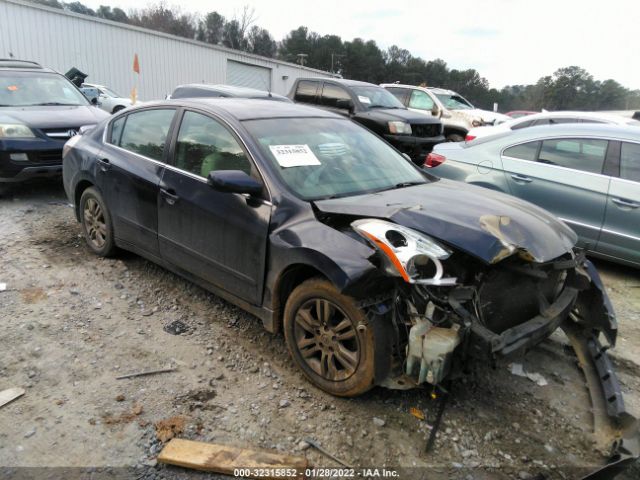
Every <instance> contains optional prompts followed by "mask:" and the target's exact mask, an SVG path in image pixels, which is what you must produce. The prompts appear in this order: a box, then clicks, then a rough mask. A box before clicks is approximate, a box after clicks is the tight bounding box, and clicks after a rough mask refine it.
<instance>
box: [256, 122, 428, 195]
mask: <svg viewBox="0 0 640 480" xmlns="http://www.w3.org/2000/svg"><path fill="white" fill-rule="evenodd" d="M244 125H245V126H246V128H247V130H248V131H249V133H250V134H251V135H252V136H253V137H254V138H255V139H256V141H257V143H258V145H260V148H261V150H262V152H263V153H264V155H265V156H266V157H267V158H268V159H269V160H270V161H271V162H272V164H273V166H274V167H275V169H276V170H277V171H278V173H279V175H280V177H281V178H282V180H283V181H284V182H285V183H286V184H287V185H288V186H289V188H290V189H291V190H292V191H293V192H294V193H295V194H296V195H298V196H299V197H302V198H304V199H305V200H318V199H321V198H333V197H344V196H349V195H356V194H360V193H367V192H375V191H380V190H388V189H391V188H401V187H404V186H408V185H412V184H421V183H426V182H427V180H426V178H425V177H424V176H423V175H422V174H421V173H420V171H419V170H418V169H417V168H416V167H414V166H413V164H411V162H409V161H408V160H406V159H405V158H404V157H403V156H402V155H400V154H399V153H398V152H396V151H395V150H394V149H393V148H391V147H390V146H389V145H387V144H386V143H385V142H384V141H383V140H381V139H380V138H378V137H377V136H375V135H374V134H372V133H370V132H369V131H368V130H366V129H364V128H362V127H360V126H358V125H356V124H355V123H353V122H351V121H349V120H346V119H345V120H342V119H334V118H304V119H300V118H277V119H267V120H249V121H245V122H244Z"/></svg>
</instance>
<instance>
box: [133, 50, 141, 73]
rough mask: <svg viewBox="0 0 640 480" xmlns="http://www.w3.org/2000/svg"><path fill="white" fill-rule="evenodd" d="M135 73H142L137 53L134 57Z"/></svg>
mask: <svg viewBox="0 0 640 480" xmlns="http://www.w3.org/2000/svg"><path fill="white" fill-rule="evenodd" d="M133 71H134V72H136V73H138V74H139V73H140V62H138V54H137V53H136V54H135V55H134V56H133Z"/></svg>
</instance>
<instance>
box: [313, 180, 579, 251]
mask: <svg viewBox="0 0 640 480" xmlns="http://www.w3.org/2000/svg"><path fill="white" fill-rule="evenodd" d="M315 205H316V207H317V208H318V210H320V211H322V212H325V213H333V214H343V215H349V216H355V217H359V218H367V217H369V218H384V219H388V220H390V221H392V222H395V223H398V224H400V225H404V226H406V227H410V228H413V229H415V230H418V231H420V232H422V233H425V234H427V235H430V236H431V237H434V238H436V239H438V240H440V241H441V242H443V243H445V244H448V245H450V246H451V247H454V248H456V249H459V250H462V251H464V252H467V253H469V254H471V255H473V256H475V257H478V258H480V259H481V260H483V261H485V262H487V263H495V262H498V261H500V260H501V259H503V258H505V257H507V256H509V255H511V254H512V253H514V252H515V251H526V252H527V253H529V254H530V255H531V257H533V259H534V260H535V261H536V262H546V261H549V260H553V259H555V258H557V257H559V256H561V255H563V254H564V253H566V252H568V251H570V250H571V249H572V248H573V246H574V245H575V243H576V241H577V237H576V234H575V233H574V232H573V230H571V229H570V228H569V227H567V226H566V225H565V224H564V223H563V222H561V221H560V220H558V219H557V218H556V217H554V216H553V215H551V214H550V213H549V212H547V211H546V210H543V209H541V208H538V207H536V206H535V205H532V204H530V203H528V202H525V201H522V200H519V199H517V198H515V197H511V196H509V195H505V194H502V193H499V192H495V191H492V190H488V189H485V188H480V187H475V186H472V185H467V184H464V183H460V182H453V181H449V180H438V181H434V182H431V183H427V184H424V185H416V186H413V187H406V188H398V189H394V190H386V191H384V192H378V193H370V194H364V195H357V196H352V197H346V198H335V199H329V200H319V201H316V202H315Z"/></svg>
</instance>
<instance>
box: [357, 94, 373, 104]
mask: <svg viewBox="0 0 640 480" xmlns="http://www.w3.org/2000/svg"><path fill="white" fill-rule="evenodd" d="M358 100H360V103H371V99H370V98H369V97H363V96H362V95H358Z"/></svg>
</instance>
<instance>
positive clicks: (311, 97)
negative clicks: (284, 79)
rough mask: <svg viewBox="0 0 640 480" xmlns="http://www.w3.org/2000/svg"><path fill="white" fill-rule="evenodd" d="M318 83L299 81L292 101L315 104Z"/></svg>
mask: <svg viewBox="0 0 640 480" xmlns="http://www.w3.org/2000/svg"><path fill="white" fill-rule="evenodd" d="M318 84H319V82H312V81H309V80H300V81H299V82H298V86H297V88H296V93H295V96H294V100H295V101H296V102H305V103H315V98H316V94H317V92H318Z"/></svg>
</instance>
